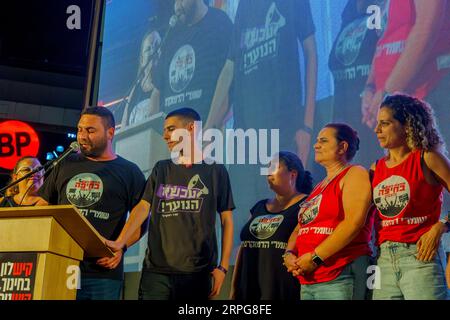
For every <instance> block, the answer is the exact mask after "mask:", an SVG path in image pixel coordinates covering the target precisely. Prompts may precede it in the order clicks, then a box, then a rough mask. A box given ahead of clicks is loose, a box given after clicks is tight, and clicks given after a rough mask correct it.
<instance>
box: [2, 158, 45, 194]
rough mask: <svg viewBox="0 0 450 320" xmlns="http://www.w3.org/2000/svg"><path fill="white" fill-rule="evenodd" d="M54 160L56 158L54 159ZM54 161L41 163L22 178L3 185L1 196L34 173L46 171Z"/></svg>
mask: <svg viewBox="0 0 450 320" xmlns="http://www.w3.org/2000/svg"><path fill="white" fill-rule="evenodd" d="M53 161H54V160H53ZM53 161H49V162H47V163H46V164H45V165H43V166H42V165H41V166H39V167H37V168H35V169H34V170H33V171H31V172H29V173H27V174H26V175H24V176H23V177H22V178H20V179H17V180H14V181H13V182H11V183H9V184H8V185H7V186H5V187H3V188H1V189H0V195H1V196H5V192H6V190H8V189H9V188H11V187H14V186H15V185H16V184H18V183H19V182H21V181H23V180H25V179H28V178H29V177H31V176H32V175H34V174H35V173H37V172H39V171H41V170H44V172H45V171H46V170H47V169H48V167H49V166H50V165H51V164H52V163H53Z"/></svg>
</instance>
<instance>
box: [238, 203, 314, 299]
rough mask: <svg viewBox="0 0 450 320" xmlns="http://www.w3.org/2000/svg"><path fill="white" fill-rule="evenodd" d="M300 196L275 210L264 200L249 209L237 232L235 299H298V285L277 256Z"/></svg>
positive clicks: (294, 219)
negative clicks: (288, 205)
mask: <svg viewBox="0 0 450 320" xmlns="http://www.w3.org/2000/svg"><path fill="white" fill-rule="evenodd" d="M304 199H305V198H304ZM304 199H302V200H300V201H298V202H296V203H295V204H293V205H292V206H290V207H289V208H287V209H285V210H283V211H280V212H276V213H274V212H269V211H268V210H267V207H266V204H267V200H262V201H259V202H258V203H257V204H255V206H254V207H253V208H252V209H251V210H250V212H251V218H250V220H249V221H248V222H247V223H246V224H245V225H244V227H243V228H242V231H241V241H242V242H241V256H240V261H239V267H238V269H237V270H236V281H237V285H236V292H235V294H236V296H235V298H236V299H237V300H253V301H254V300H299V298H300V284H299V282H298V280H297V279H296V278H294V277H293V276H292V275H291V274H290V273H288V272H287V270H286V267H285V266H283V259H282V257H281V256H282V254H283V253H284V251H285V249H286V246H287V242H288V240H289V237H290V235H291V233H292V231H293V230H294V229H295V227H296V225H297V223H298V222H297V214H298V211H299V208H300V207H299V206H300V204H301V203H302V202H303V200H304Z"/></svg>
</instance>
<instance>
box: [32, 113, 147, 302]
mask: <svg viewBox="0 0 450 320" xmlns="http://www.w3.org/2000/svg"><path fill="white" fill-rule="evenodd" d="M114 127H115V124H114V117H113V115H112V113H111V112H110V111H109V110H107V109H106V108H102V107H92V108H87V109H86V110H85V111H84V112H83V113H82V115H81V118H80V121H79V122H78V134H77V140H78V143H79V145H80V149H81V153H78V154H73V155H70V156H68V157H67V158H66V159H65V160H63V161H62V162H61V163H60V164H59V165H58V166H57V167H55V169H53V171H52V172H51V173H50V175H49V176H48V177H47V179H46V180H45V182H44V185H43V186H42V188H41V189H40V190H39V195H40V197H41V199H40V201H39V202H38V205H48V204H72V205H74V206H75V207H77V208H78V209H79V210H80V211H81V213H82V214H83V215H84V216H85V217H86V218H87V220H89V222H90V223H91V224H92V225H93V226H94V228H95V229H96V230H97V231H98V232H99V233H100V234H101V235H102V236H103V237H104V238H106V239H117V237H118V236H119V234H120V232H121V230H122V227H123V226H124V224H125V221H126V218H127V213H128V212H129V211H131V209H132V208H133V207H134V206H135V205H136V204H137V203H138V201H139V198H140V195H141V193H142V190H143V188H144V185H145V178H144V175H143V174H142V172H141V171H140V170H139V168H138V167H137V166H136V165H135V164H134V163H132V162H130V161H127V160H125V159H123V158H121V157H119V156H117V155H116V154H115V153H114V152H113V150H112V139H113V136H114ZM133 239H134V240H132V241H130V243H129V245H131V244H132V243H134V241H136V240H137V239H139V232H137V234H135V235H133ZM122 255H123V251H117V252H116V253H115V256H114V257H113V258H101V259H92V258H87V259H85V260H84V261H82V262H81V265H80V268H81V288H80V289H79V290H78V292H77V299H79V300H103V299H105V300H116V299H120V293H121V289H122V282H123V259H122Z"/></svg>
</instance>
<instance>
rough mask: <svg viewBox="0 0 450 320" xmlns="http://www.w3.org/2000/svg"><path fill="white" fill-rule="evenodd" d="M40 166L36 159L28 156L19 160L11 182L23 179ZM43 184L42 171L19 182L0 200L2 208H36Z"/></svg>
mask: <svg viewBox="0 0 450 320" xmlns="http://www.w3.org/2000/svg"><path fill="white" fill-rule="evenodd" d="M40 165H41V163H40V162H39V160H38V159H37V158H35V157H29V156H27V157H23V158H21V159H19V160H18V161H17V163H16V166H15V167H14V169H13V172H12V174H11V182H13V181H16V180H17V179H20V178H22V177H23V176H24V175H26V174H28V173H30V172H31V171H32V170H34V169H35V168H37V167H39V166H40ZM43 182H44V180H43V172H42V171H39V172H37V173H35V174H34V175H32V176H30V177H28V178H27V179H25V180H23V181H21V182H19V183H18V184H16V185H15V186H13V187H12V188H9V189H8V191H7V192H6V196H5V197H4V198H0V207H20V206H34V205H35V204H36V202H37V191H38V190H39V188H40V187H41V186H42V183H43Z"/></svg>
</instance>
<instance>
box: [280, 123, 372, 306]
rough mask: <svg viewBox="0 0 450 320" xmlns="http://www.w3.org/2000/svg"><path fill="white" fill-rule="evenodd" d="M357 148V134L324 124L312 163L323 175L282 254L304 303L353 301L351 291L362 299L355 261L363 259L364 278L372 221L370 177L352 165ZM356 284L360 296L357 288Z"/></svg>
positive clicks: (364, 286)
mask: <svg viewBox="0 0 450 320" xmlns="http://www.w3.org/2000/svg"><path fill="white" fill-rule="evenodd" d="M358 148H359V139H358V137H357V134H356V132H355V131H354V130H353V129H352V128H351V127H349V126H348V125H346V124H337V123H332V124H328V125H326V126H325V128H323V129H322V130H321V131H320V133H319V135H318V137H317V142H316V144H315V145H314V149H315V160H316V162H317V163H319V164H320V165H322V166H323V167H324V168H325V169H326V171H327V176H326V178H325V179H324V180H323V181H322V182H320V183H319V184H318V185H317V186H316V187H315V189H314V190H313V192H312V193H311V194H310V196H308V198H307V199H306V201H305V202H304V204H302V206H301V209H300V211H299V217H298V218H299V226H298V228H296V231H294V233H293V234H292V235H291V237H290V239H289V243H288V246H287V250H286V253H285V255H284V263H285V265H286V267H287V268H288V271H289V272H292V274H293V275H294V276H297V277H298V279H299V281H300V283H301V299H303V300H328V299H333V300H345V299H352V298H354V294H353V293H354V291H355V293H356V292H357V295H358V298H360V299H364V296H365V294H364V293H365V291H366V290H365V289H366V279H365V278H364V279H363V280H362V281H359V283H355V278H356V275H355V269H354V268H353V262H356V261H357V260H360V259H359V258H364V260H365V263H362V262H361V260H360V261H358V262H359V263H362V264H363V265H364V267H360V268H359V269H360V270H361V272H360V274H364V275H367V274H366V271H367V266H368V264H369V256H370V255H371V250H370V247H369V241H370V236H371V230H372V223H373V220H372V219H371V218H367V213H368V211H369V207H370V198H371V188H370V181H369V174H368V172H367V170H366V169H364V168H363V167H360V166H356V165H351V164H350V161H351V160H352V159H353V157H354V156H355V154H356V151H357V150H358ZM358 285H362V291H363V293H362V294H361V293H360V291H361V290H355V288H356V287H361V286H358ZM355 298H356V297H355Z"/></svg>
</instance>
